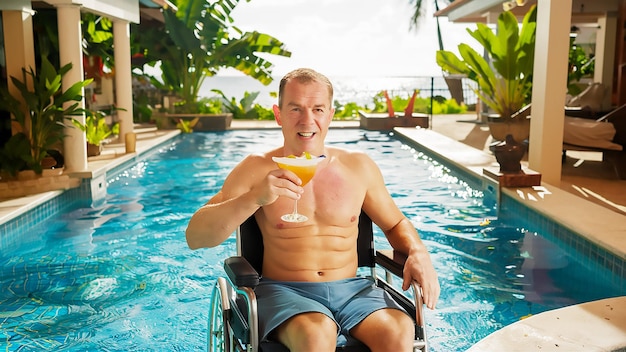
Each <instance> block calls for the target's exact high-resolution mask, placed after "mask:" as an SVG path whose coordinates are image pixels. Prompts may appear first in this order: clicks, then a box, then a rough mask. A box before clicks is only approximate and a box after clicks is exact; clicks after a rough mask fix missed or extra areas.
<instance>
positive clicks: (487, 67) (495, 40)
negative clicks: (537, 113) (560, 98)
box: [437, 5, 537, 118]
mask: <svg viewBox="0 0 626 352" xmlns="http://www.w3.org/2000/svg"><path fill="white" fill-rule="evenodd" d="M536 21H537V6H536V5H533V6H532V7H531V8H530V10H529V11H528V13H527V14H526V15H525V16H524V19H523V22H522V26H521V29H520V27H519V24H518V22H517V18H516V17H515V16H514V15H513V14H512V13H510V12H508V11H505V12H502V13H501V14H500V15H499V16H498V24H497V29H496V33H494V32H493V31H492V30H491V29H490V28H489V27H488V26H487V25H485V24H483V23H478V24H477V29H476V30H474V31H472V30H470V29H468V30H467V31H468V32H469V33H470V35H471V36H472V37H474V39H476V40H477V41H478V42H479V43H480V44H481V45H482V46H483V48H484V49H485V52H486V53H487V54H488V56H489V58H490V62H491V64H490V63H489V62H487V61H486V60H485V59H484V58H483V56H482V54H479V53H478V52H476V51H475V50H474V49H473V48H471V47H470V46H469V45H467V44H464V43H462V44H459V46H458V49H459V54H460V55H461V58H462V59H459V58H458V57H457V56H456V55H455V54H454V53H452V52H450V51H445V50H439V51H437V64H438V65H439V66H440V67H441V68H442V69H443V70H444V71H445V72H448V73H452V74H462V75H466V76H467V77H468V78H469V79H471V80H473V81H475V82H476V83H478V87H479V88H478V89H477V90H476V94H477V95H478V97H480V99H481V100H482V101H483V102H485V104H487V105H488V106H489V107H490V108H492V109H493V110H494V111H495V112H496V113H498V114H499V115H500V116H501V117H504V118H509V117H511V116H512V115H513V114H514V113H515V112H517V111H519V110H520V109H521V108H522V107H523V106H525V105H526V104H528V103H529V102H530V98H531V93H532V73H533V64H534V62H533V61H534V56H535V34H536V33H535V32H536V25H537V24H536Z"/></svg>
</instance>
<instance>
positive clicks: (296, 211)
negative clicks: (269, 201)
mask: <svg viewBox="0 0 626 352" xmlns="http://www.w3.org/2000/svg"><path fill="white" fill-rule="evenodd" d="M293 213H294V214H298V200H297V199H296V200H295V201H294V202H293Z"/></svg>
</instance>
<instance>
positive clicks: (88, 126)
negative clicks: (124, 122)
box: [72, 110, 120, 146]
mask: <svg viewBox="0 0 626 352" xmlns="http://www.w3.org/2000/svg"><path fill="white" fill-rule="evenodd" d="M85 115H86V116H85V123H82V122H80V121H78V120H76V119H72V124H74V126H76V127H77V128H79V129H80V130H81V131H83V132H85V138H86V139H87V143H89V144H93V145H98V146H99V145H100V144H102V142H103V141H104V140H105V139H107V138H108V137H109V136H111V135H115V134H119V130H120V125H119V123H115V124H113V126H111V127H109V125H108V124H107V122H106V114H105V113H104V112H102V111H91V110H86V111H85Z"/></svg>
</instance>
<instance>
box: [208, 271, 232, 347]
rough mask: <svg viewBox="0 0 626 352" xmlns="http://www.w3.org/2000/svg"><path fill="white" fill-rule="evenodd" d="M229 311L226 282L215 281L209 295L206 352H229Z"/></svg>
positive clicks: (222, 279)
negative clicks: (209, 305) (227, 319)
mask: <svg viewBox="0 0 626 352" xmlns="http://www.w3.org/2000/svg"><path fill="white" fill-rule="evenodd" d="M228 309H229V303H228V294H227V287H226V280H224V278H222V277H220V278H218V279H217V282H216V283H215V286H214V287H213V293H212V294H211V307H210V311H209V331H208V352H230V351H231V346H230V345H231V343H230V342H231V341H230V328H229V326H228V321H226V317H227V313H226V312H227V310H228Z"/></svg>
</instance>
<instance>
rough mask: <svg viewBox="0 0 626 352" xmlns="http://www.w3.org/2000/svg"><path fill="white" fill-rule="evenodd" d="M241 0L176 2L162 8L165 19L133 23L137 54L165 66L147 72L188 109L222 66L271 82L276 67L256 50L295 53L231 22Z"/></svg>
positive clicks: (272, 39)
mask: <svg viewBox="0 0 626 352" xmlns="http://www.w3.org/2000/svg"><path fill="white" fill-rule="evenodd" d="M239 1H240V0H219V1H209V0H176V1H175V5H176V6H177V10H176V12H173V11H170V10H167V9H165V10H164V12H163V15H164V20H165V21H164V23H155V22H152V23H150V28H146V26H143V27H142V25H141V24H139V25H136V26H134V27H133V31H132V34H133V45H134V47H133V52H134V53H139V54H141V55H143V57H144V62H145V63H147V64H149V65H155V64H156V63H160V65H161V72H162V74H161V77H160V79H156V77H152V76H150V75H146V76H148V77H150V78H151V81H152V83H153V84H154V85H155V86H157V87H159V88H162V89H165V90H167V91H170V92H173V93H175V94H177V95H178V96H179V97H180V98H181V99H182V100H183V101H184V103H185V110H188V111H186V112H195V111H193V110H194V109H195V103H196V100H197V97H198V92H199V89H200V87H201V86H202V82H203V81H204V79H205V78H206V77H209V76H214V75H215V74H217V73H218V72H219V70H220V69H222V68H226V67H232V68H235V69H237V70H238V71H240V72H242V73H244V74H246V75H248V76H250V77H252V78H255V79H256V80H258V81H259V82H261V83H263V84H265V85H267V84H270V83H271V82H272V80H273V78H272V76H271V73H272V66H273V65H272V63H271V62H269V61H267V60H266V59H263V58H261V57H259V56H258V53H268V54H273V55H279V56H285V57H290V56H291V52H289V51H287V50H286V48H285V45H284V44H283V43H282V42H281V41H280V40H278V39H276V38H274V37H272V36H270V35H268V34H264V33H259V32H257V31H254V32H243V31H241V30H240V29H239V28H237V27H236V26H234V25H233V24H232V22H233V19H232V18H231V17H230V13H231V12H232V11H233V10H234V8H235V7H236V6H237V4H238V3H239Z"/></svg>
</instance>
